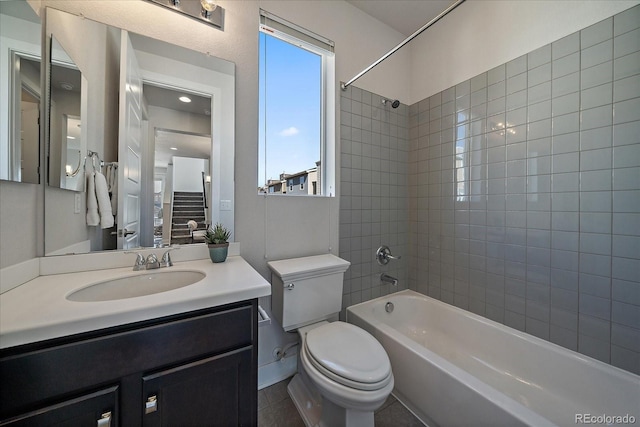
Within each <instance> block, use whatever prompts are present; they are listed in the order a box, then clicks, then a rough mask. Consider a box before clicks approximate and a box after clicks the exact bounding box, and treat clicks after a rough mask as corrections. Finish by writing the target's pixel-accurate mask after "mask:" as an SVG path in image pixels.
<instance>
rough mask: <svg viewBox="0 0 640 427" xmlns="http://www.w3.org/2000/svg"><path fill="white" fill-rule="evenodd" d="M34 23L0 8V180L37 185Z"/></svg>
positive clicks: (16, 7)
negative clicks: (0, 106)
mask: <svg viewBox="0 0 640 427" xmlns="http://www.w3.org/2000/svg"><path fill="white" fill-rule="evenodd" d="M40 38H41V25H40V18H39V17H38V15H37V14H36V13H35V12H34V11H33V9H32V8H31V7H30V6H29V5H28V4H27V2H26V1H2V2H0V102H1V103H2V108H0V112H1V113H0V179H2V180H8V181H16V182H25V183H31V184H37V183H39V182H40V171H41V168H40V127H39V124H38V122H39V117H40V100H41V98H42V95H41V90H40V56H41V49H40V44H41V43H40Z"/></svg>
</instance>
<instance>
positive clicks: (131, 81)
mask: <svg viewBox="0 0 640 427" xmlns="http://www.w3.org/2000/svg"><path fill="white" fill-rule="evenodd" d="M120 45H121V46H122V48H121V51H120V94H124V96H121V97H120V115H119V119H120V130H119V135H118V140H119V143H118V187H119V188H118V212H117V217H116V218H117V221H118V249H131V248H136V247H139V246H140V187H141V178H142V174H141V165H142V163H141V158H140V157H141V151H142V150H141V144H142V75H141V73H140V69H139V67H138V61H137V60H136V57H135V52H134V50H133V46H132V45H131V40H130V39H129V34H128V32H127V31H124V30H123V31H122V36H121V44H120Z"/></svg>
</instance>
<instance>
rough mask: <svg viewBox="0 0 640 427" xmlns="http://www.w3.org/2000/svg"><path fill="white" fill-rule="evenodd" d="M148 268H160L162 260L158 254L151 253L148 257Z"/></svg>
mask: <svg viewBox="0 0 640 427" xmlns="http://www.w3.org/2000/svg"><path fill="white" fill-rule="evenodd" d="M146 264H147V270H153V269H156V268H160V261H158V257H157V256H156V254H149V256H148V257H147V261H146Z"/></svg>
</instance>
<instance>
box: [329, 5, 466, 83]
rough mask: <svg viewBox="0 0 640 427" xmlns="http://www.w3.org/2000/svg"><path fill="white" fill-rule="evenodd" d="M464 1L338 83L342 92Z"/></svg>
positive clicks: (452, 6)
mask: <svg viewBox="0 0 640 427" xmlns="http://www.w3.org/2000/svg"><path fill="white" fill-rule="evenodd" d="M464 1H465V0H457V1H456V2H455V3H454V4H452V5H451V6H449V7H448V8H446V9H445V10H443V11H442V12H440V14H439V15H438V16H436V17H435V18H433V19H432V20H431V21H429V22H427V23H426V24H424V25H423V26H422V27H420V28H419V29H418V30H416V31H415V32H414V33H413V34H411V35H410V36H409V37H407V38H406V39H405V40H404V41H402V42H401V43H400V44H399V45H397V46H396V47H394V48H393V49H391V50H390V51H389V52H387V53H385V54H384V55H383V56H382V57H381V58H380V59H378V60H377V61H376V62H374V63H373V64H371V65H369V66H368V67H367V68H365V69H364V70H362V71H361V72H360V73H358V74H357V75H356V76H355V77H354V78H352V79H351V80H349V81H348V82H346V83H340V87H341V88H342V90H347V87H348V86H349V85H351V84H352V83H353V82H355V81H356V80H358V79H359V78H360V77H362V76H364V75H365V74H366V73H368V72H369V71H371V70H372V69H373V68H374V67H375V66H377V65H378V64H380V63H381V62H382V61H384V60H385V59H387V58H388V57H390V56H391V55H393V54H394V53H396V51H397V50H399V49H400V48H401V47H402V46H404V45H406V44H407V43H409V42H410V41H411V40H413V39H414V38H416V37H418V36H419V35H420V34H421V33H422V32H423V31H424V30H426V29H427V28H429V27H430V26H432V25H433V24H435V23H436V22H438V21H439V20H440V19H442V18H444V17H445V16H446V15H447V14H448V13H449V12H451V11H452V10H453V9H455V8H456V7H458V6H460V4H462V3H464Z"/></svg>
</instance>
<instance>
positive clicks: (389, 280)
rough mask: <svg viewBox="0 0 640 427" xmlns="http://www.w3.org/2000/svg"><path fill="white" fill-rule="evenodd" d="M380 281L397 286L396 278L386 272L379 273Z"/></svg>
mask: <svg viewBox="0 0 640 427" xmlns="http://www.w3.org/2000/svg"><path fill="white" fill-rule="evenodd" d="M380 281H381V282H382V283H391V284H392V285H393V286H398V279H396V278H395V277H393V276H389V275H388V274H387V273H382V274H381V275H380Z"/></svg>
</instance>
